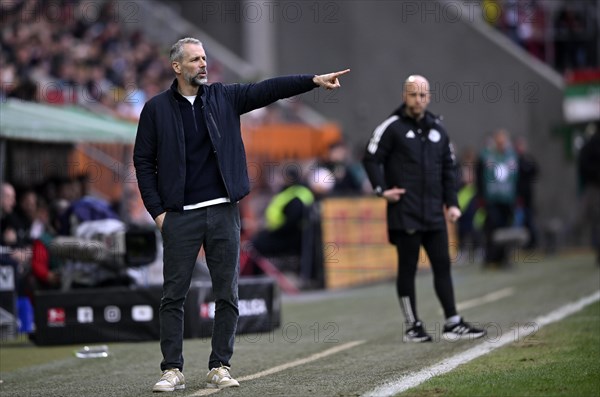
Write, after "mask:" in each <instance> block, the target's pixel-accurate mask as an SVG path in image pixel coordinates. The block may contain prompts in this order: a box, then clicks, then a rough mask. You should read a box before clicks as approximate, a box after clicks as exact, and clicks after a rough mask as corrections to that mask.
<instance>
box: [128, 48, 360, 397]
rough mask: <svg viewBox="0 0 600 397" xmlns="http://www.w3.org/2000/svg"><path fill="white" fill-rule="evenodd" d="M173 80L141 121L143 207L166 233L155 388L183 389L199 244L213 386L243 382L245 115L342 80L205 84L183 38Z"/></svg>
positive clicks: (201, 57) (174, 57)
mask: <svg viewBox="0 0 600 397" xmlns="http://www.w3.org/2000/svg"><path fill="white" fill-rule="evenodd" d="M170 58H171V65H172V68H173V72H174V73H175V80H174V81H173V84H172V85H171V87H170V88H169V89H167V90H166V91H164V92H162V93H160V94H158V95H157V96H155V97H154V98H152V99H150V100H149V101H148V102H147V103H146V105H145V106H144V108H143V110H142V113H141V115H140V120H139V125H138V131H137V136H136V141H135V147H134V154H133V161H134V165H135V169H136V175H137V180H138V186H139V189H140V192H141V195H142V199H143V201H144V205H145V207H146V209H147V210H148V212H149V213H150V215H152V218H153V219H155V221H156V225H157V226H158V228H159V229H160V231H161V233H162V237H163V245H164V256H163V263H164V267H163V275H164V284H163V294H162V299H161V304H160V310H159V318H160V348H161V352H162V355H163V360H162V362H161V365H160V367H161V370H162V377H161V378H160V380H159V381H158V382H157V383H156V384H155V385H154V388H153V391H155V392H168V391H174V390H179V389H184V388H185V380H184V376H183V373H182V371H183V306H184V301H185V297H186V295H187V293H188V290H189V288H190V282H191V278H192V272H193V270H194V266H195V263H196V258H197V256H198V252H199V250H200V247H201V246H203V247H204V250H205V252H206V262H207V265H208V268H209V271H210V276H211V280H212V289H213V294H214V297H215V317H214V328H213V332H212V341H211V347H212V352H211V354H210V358H209V361H208V369H209V372H208V374H207V377H206V383H207V386H208V387H212V388H219V389H221V388H225V387H235V386H239V383H238V382H237V381H236V380H235V379H234V378H233V377H232V376H231V374H230V373H229V369H230V359H231V357H232V355H233V345H234V339H235V331H236V326H237V321H238V316H239V312H238V272H239V253H240V214H239V209H238V201H239V200H241V199H242V198H243V197H244V196H246V195H247V194H248V192H249V190H250V183H249V179H248V171H247V168H246V155H245V150H244V144H243V142H242V137H241V131H240V119H239V118H240V115H242V114H244V113H246V112H249V111H251V110H254V109H257V108H260V107H263V106H266V105H269V104H271V103H273V102H275V101H277V100H279V99H283V98H288V97H291V96H294V95H298V94H301V93H304V92H307V91H310V90H312V89H313V88H316V87H323V88H325V89H328V90H332V89H336V88H339V87H340V83H339V80H338V77H340V76H342V75H344V74H346V73H348V72H349V70H344V71H341V72H336V73H329V74H324V75H317V76H313V75H297V76H287V77H277V78H273V79H269V80H265V81H262V82H260V83H255V84H228V85H226V84H221V83H214V84H208V75H207V59H206V53H205V51H204V48H203V46H202V43H201V42H200V41H198V40H197V39H194V38H185V39H181V40H179V41H178V42H177V43H175V44H174V45H173V47H172V48H171V54H170Z"/></svg>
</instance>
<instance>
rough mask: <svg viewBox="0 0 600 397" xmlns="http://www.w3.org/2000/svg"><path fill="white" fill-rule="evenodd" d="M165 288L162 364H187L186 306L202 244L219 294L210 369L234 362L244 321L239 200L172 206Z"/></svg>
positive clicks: (168, 218)
mask: <svg viewBox="0 0 600 397" xmlns="http://www.w3.org/2000/svg"><path fill="white" fill-rule="evenodd" d="M162 236H163V246H164V255H163V262H164V268H163V275H164V284H163V294H162V299H161V303H160V310H159V318H160V349H161V351H162V354H163V360H162V362H161V364H160V367H161V370H163V371H164V370H166V369H170V368H179V370H183V306H184V302H185V298H186V296H187V293H188V290H189V289H190V283H191V280H192V272H193V270H194V266H195V264H196V258H197V256H198V252H199V251H200V247H201V246H204V251H205V253H206V262H207V265H208V269H209V271H210V277H211V280H212V289H213V295H214V297H215V319H214V327H213V332H212V344H211V346H212V352H211V354H210V358H209V362H208V367H209V369H211V368H214V367H219V366H221V365H227V366H229V365H230V364H229V360H230V359H231V356H232V355H233V344H234V340H235V330H236V327H237V321H238V316H239V312H238V273H239V259H240V213H239V208H238V205H237V203H224V204H218V205H214V206H210V207H205V208H199V209H196V210H190V211H183V212H167V214H166V216H165V219H164V222H163V227H162Z"/></svg>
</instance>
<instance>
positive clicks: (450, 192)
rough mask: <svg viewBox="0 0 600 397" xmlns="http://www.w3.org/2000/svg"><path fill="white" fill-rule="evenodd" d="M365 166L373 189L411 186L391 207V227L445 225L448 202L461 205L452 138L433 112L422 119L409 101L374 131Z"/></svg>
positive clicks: (412, 228) (416, 228) (438, 228)
mask: <svg viewBox="0 0 600 397" xmlns="http://www.w3.org/2000/svg"><path fill="white" fill-rule="evenodd" d="M363 165H364V167H365V170H366V172H367V175H368V176H369V180H370V181H371V184H372V185H373V188H375V189H377V188H378V187H380V188H381V189H382V190H387V189H390V188H392V187H399V188H403V189H406V193H405V194H404V195H403V196H402V198H401V199H400V201H399V202H397V203H388V205H387V225H388V230H390V231H400V230H404V231H411V230H419V231H426V230H441V229H444V228H445V226H446V223H445V218H444V204H445V205H446V206H448V207H450V206H458V201H457V198H456V187H455V184H456V182H455V178H456V165H455V161H454V154H453V151H452V147H451V145H450V139H449V138H448V134H447V133H446V130H445V129H444V127H443V126H442V125H441V123H440V119H439V118H437V117H436V116H435V115H433V114H432V113H430V112H428V111H427V112H426V113H425V115H424V117H423V118H422V119H421V120H419V121H417V120H415V119H413V118H411V117H409V116H408V115H406V113H405V107H404V105H403V106H401V107H400V108H399V109H397V110H396V111H395V112H394V113H393V114H392V115H391V116H390V117H389V118H388V119H387V120H385V121H384V122H383V123H382V124H380V125H379V126H378V127H377V128H376V129H375V131H374V132H373V135H372V137H371V139H370V141H369V143H368V145H367V148H366V150H365V155H364V158H363Z"/></svg>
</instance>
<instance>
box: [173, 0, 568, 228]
mask: <svg viewBox="0 0 600 397" xmlns="http://www.w3.org/2000/svg"><path fill="white" fill-rule="evenodd" d="M178 3H180V4H181V6H182V10H183V11H184V13H183V15H184V16H185V17H187V18H188V19H190V20H192V21H202V24H199V27H201V28H202V29H203V30H205V31H206V32H207V33H209V34H211V35H213V37H215V38H218V39H220V40H222V43H223V44H225V45H227V46H229V47H230V48H231V49H232V50H233V51H235V52H237V53H238V54H242V53H243V49H241V48H239V43H241V42H242V41H243V40H242V37H241V35H242V34H243V33H242V32H243V31H244V29H243V28H242V27H241V26H240V25H241V24H243V23H270V24H274V25H275V27H274V31H275V32H276V40H275V48H274V53H275V70H276V73H277V74H293V73H323V72H329V71H334V70H338V69H342V68H351V69H352V72H351V74H350V75H348V76H346V77H345V78H343V80H342V81H341V82H342V86H343V88H342V90H339V91H336V92H334V93H328V92H325V91H314V92H312V93H309V94H305V95H304V96H303V100H304V101H305V102H306V103H307V104H309V105H310V106H311V107H313V108H315V109H316V110H318V111H319V112H321V113H322V114H323V115H325V116H327V117H328V118H331V119H333V120H336V121H338V122H339V123H340V124H341V125H342V127H343V131H344V134H345V136H346V137H347V139H348V141H349V142H350V143H351V144H352V145H356V146H363V145H364V144H365V143H366V141H367V140H368V138H369V136H370V134H371V132H372V131H373V129H374V128H375V127H376V126H377V125H378V124H379V123H380V122H381V121H382V120H383V119H385V118H386V117H387V115H389V114H390V113H391V112H392V111H393V110H394V109H395V108H396V107H397V106H399V105H400V102H401V90H402V82H403V80H404V79H405V78H406V77H407V76H408V75H410V74H414V73H419V74H423V75H424V76H426V77H427V78H428V79H429V80H430V82H431V87H432V90H433V97H432V103H431V105H430V110H432V111H433V112H434V113H437V114H442V115H443V116H444V120H445V124H446V126H447V128H448V130H449V132H450V134H451V137H452V139H453V140H454V142H455V144H456V147H457V149H458V151H460V150H461V149H462V148H465V147H466V146H471V147H473V148H476V149H479V148H481V147H482V146H483V145H484V143H485V140H486V137H487V136H488V134H489V133H490V132H491V131H492V130H494V129H496V128H499V127H504V128H507V129H508V130H509V131H510V132H511V133H512V134H519V135H525V136H526V137H527V138H528V139H529V141H530V146H531V150H532V152H533V154H534V155H535V156H536V157H537V158H538V160H539V161H540V163H541V169H542V176H541V178H540V180H539V182H538V185H537V191H536V193H537V203H538V206H539V213H540V223H541V224H544V223H545V222H547V221H548V220H549V219H550V218H552V217H555V216H556V217H559V218H562V219H563V220H565V221H568V220H570V219H571V218H572V212H573V203H574V202H575V199H576V197H575V191H576V183H575V170H574V167H573V164H570V163H568V162H567V161H566V160H565V159H564V158H563V151H562V142H561V141H560V140H558V139H556V138H554V137H553V136H552V134H551V131H552V129H553V128H554V127H556V126H557V125H559V124H561V123H562V86H561V84H562V83H561V79H560V77H559V76H558V75H556V74H555V73H553V72H552V71H550V70H549V69H548V68H547V67H545V65H541V64H539V63H538V62H536V61H535V60H533V59H532V58H531V57H529V56H528V55H527V54H526V53H524V52H523V51H521V50H520V49H519V48H516V46H514V45H513V44H512V43H510V42H509V41H508V39H505V38H504V37H503V36H502V35H500V34H499V33H498V32H496V31H494V30H493V29H491V28H489V27H488V26H480V24H477V23H475V19H477V17H478V15H477V13H478V12H479V13H480V12H481V10H479V9H476V8H473V7H472V8H470V9H465V8H464V6H465V4H469V2H465V1H456V2H453V1H446V2H435V1H409V0H406V1H395V0H374V1H367V0H357V1H353V0H350V1H318V2H317V1H301V0H297V1H273V2H262V1H256V2H251V1H250V2H248V1H247V2H245V3H243V2H239V1H222V2H186V1H179V2H178ZM470 3H472V2H470ZM236 4H237V9H238V13H239V14H238V17H237V18H236V17H235V15H234V14H233V13H234V12H235V11H231V10H234V9H235V7H236ZM215 7H216V8H217V9H219V8H220V11H211V14H208V13H207V12H206V10H207V9H210V10H213V9H215ZM227 7H229V8H227ZM256 9H260V10H261V13H262V17H261V18H256V15H257V14H256ZM227 10H229V11H227ZM203 12H204V14H203ZM236 21H239V23H237V22H236ZM271 28H273V27H271Z"/></svg>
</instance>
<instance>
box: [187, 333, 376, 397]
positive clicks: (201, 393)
mask: <svg viewBox="0 0 600 397" xmlns="http://www.w3.org/2000/svg"><path fill="white" fill-rule="evenodd" d="M363 343H365V341H364V340H355V341H353V342H348V343H344V344H343V345H339V346H336V347H332V348H331V349H327V350H324V351H322V352H319V353H315V354H313V355H310V356H308V357H305V358H300V359H298V360H294V361H290V362H289V363H285V364H281V365H278V366H276V367H273V368H269V369H266V370H264V371H260V372H257V373H255V374H252V375H246V376H242V377H240V378H237V380H238V381H239V382H245V381H248V380H254V379H258V378H262V377H264V376H267V375H272V374H275V373H277V372H281V371H285V370H286V369H290V368H293V367H297V366H299V365H304V364H308V363H310V362H313V361H316V360H320V359H322V358H325V357H327V356H331V355H332V354H336V353H339V352H341V351H344V350H348V349H352V348H353V347H356V346H358V345H362V344H363ZM218 391H219V389H202V390H199V391H198V392H196V393H194V394H192V396H194V397H195V396H207V395H209V394H213V393H216V392H218Z"/></svg>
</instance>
